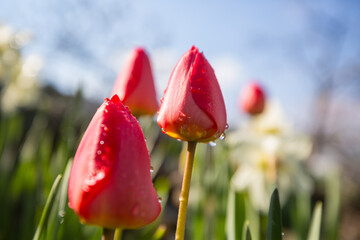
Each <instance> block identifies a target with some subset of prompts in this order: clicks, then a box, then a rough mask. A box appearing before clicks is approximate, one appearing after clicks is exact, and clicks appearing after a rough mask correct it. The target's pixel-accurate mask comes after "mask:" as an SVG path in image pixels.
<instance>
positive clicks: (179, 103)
mask: <svg viewBox="0 0 360 240" xmlns="http://www.w3.org/2000/svg"><path fill="white" fill-rule="evenodd" d="M157 122H158V124H159V125H160V127H161V128H162V129H163V131H164V132H166V133H167V134H168V135H169V136H171V137H173V138H177V139H181V140H185V141H199V142H208V141H212V140H214V139H216V138H219V137H220V136H221V134H222V133H224V131H225V129H226V128H227V124H226V110H225V104H224V99H223V96H222V93H221V90H220V86H219V83H218V81H217V79H216V76H215V73H214V70H213V69H212V67H211V66H210V64H209V63H208V61H207V60H206V58H205V57H204V55H203V53H200V52H199V50H198V49H197V48H196V47H194V46H193V47H192V48H191V49H190V50H188V51H187V52H186V53H185V54H184V55H183V56H182V57H181V59H180V60H179V62H178V63H177V64H176V66H175V68H174V70H173V72H172V74H171V76H170V80H169V83H168V86H167V88H166V90H165V92H164V98H163V100H162V104H161V106H160V110H159V113H158V118H157Z"/></svg>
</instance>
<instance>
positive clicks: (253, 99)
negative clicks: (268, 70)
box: [238, 82, 265, 115]
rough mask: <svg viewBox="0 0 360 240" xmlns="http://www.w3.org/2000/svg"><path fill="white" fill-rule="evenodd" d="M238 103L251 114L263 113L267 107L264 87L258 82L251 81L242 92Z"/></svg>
mask: <svg viewBox="0 0 360 240" xmlns="http://www.w3.org/2000/svg"><path fill="white" fill-rule="evenodd" d="M238 105H239V107H240V108H241V109H242V110H243V111H244V112H246V113H248V114H250V115H257V114H260V113H262V112H263V111H264V108H265V92H264V89H263V88H262V87H261V86H260V85H259V84H258V83H256V82H251V83H249V84H248V85H246V86H245V88H244V89H243V91H242V92H241V94H240V98H239V101H238Z"/></svg>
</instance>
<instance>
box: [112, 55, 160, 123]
mask: <svg viewBox="0 0 360 240" xmlns="http://www.w3.org/2000/svg"><path fill="white" fill-rule="evenodd" d="M112 94H117V95H118V96H119V98H120V100H121V101H122V102H123V103H124V104H125V105H127V106H128V107H129V108H130V110H131V113H132V114H133V115H135V116H138V115H146V114H149V115H153V114H154V113H156V111H157V110H158V108H159V103H158V102H157V99H156V91H155V85H154V78H153V75H152V71H151V66H150V61H149V58H148V56H147V55H146V53H145V50H144V49H142V48H135V49H134V50H133V52H132V53H131V55H130V57H129V58H128V60H127V62H126V63H125V65H124V67H123V69H122V70H121V72H120V74H119V76H118V78H117V80H116V82H115V85H114V88H113V91H112Z"/></svg>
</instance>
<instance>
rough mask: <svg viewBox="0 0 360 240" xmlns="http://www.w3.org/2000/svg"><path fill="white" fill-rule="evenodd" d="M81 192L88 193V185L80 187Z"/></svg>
mask: <svg viewBox="0 0 360 240" xmlns="http://www.w3.org/2000/svg"><path fill="white" fill-rule="evenodd" d="M82 190H83V191H84V192H89V191H90V187H89V186H88V185H84V186H82Z"/></svg>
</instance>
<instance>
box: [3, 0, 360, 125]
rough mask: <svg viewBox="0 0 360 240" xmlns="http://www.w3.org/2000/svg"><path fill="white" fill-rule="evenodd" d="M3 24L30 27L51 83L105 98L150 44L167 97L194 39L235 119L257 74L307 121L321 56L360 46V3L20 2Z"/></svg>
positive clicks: (342, 58) (345, 55) (341, 57)
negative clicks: (129, 59)
mask: <svg viewBox="0 0 360 240" xmlns="http://www.w3.org/2000/svg"><path fill="white" fill-rule="evenodd" d="M1 22H2V23H5V24H8V25H10V26H12V27H13V28H14V29H15V30H26V31H29V32H31V33H32V35H33V40H32V41H31V42H30V43H29V44H28V45H27V46H26V47H25V49H24V53H25V54H26V55H30V54H36V55H40V56H41V57H42V59H43V63H44V65H43V70H42V72H41V79H42V81H43V82H45V83H51V84H53V85H55V86H56V87H57V88H59V89H60V90H61V91H63V92H66V93H72V92H74V91H75V90H76V89H77V88H78V87H80V86H81V87H83V88H84V91H85V95H86V97H88V98H93V99H97V100H99V101H100V100H101V99H103V98H104V97H107V95H108V94H109V93H110V91H111V88H112V84H113V82H114V81H115V78H116V76H117V74H118V72H119V71H120V69H121V66H122V64H123V62H124V59H125V57H126V56H127V54H128V52H129V51H130V50H131V49H132V48H133V47H135V46H144V47H145V48H146V49H147V51H148V53H149V55H150V58H151V60H152V64H153V68H154V75H155V79H156V85H157V88H158V90H159V92H158V98H159V99H160V97H161V96H162V91H163V90H164V89H165V87H166V84H167V81H168V78H169V76H170V73H171V70H172V68H173V67H174V66H175V64H176V62H177V60H178V59H179V58H180V56H181V55H182V54H183V53H184V52H185V51H186V50H188V49H189V48H190V47H191V46H192V45H195V46H197V47H198V48H199V49H200V51H203V52H204V54H205V56H206V57H207V58H208V60H209V62H210V64H212V66H213V68H214V69H215V73H216V75H217V77H218V80H219V83H220V86H221V88H222V91H223V95H224V98H225V102H226V106H227V111H228V118H229V122H230V123H235V124H236V122H237V121H238V119H239V117H240V116H241V114H240V113H239V111H238V109H237V107H236V100H237V97H238V94H239V92H240V89H241V87H242V86H243V85H244V84H245V83H246V82H248V81H250V80H252V79H257V80H258V81H260V82H261V83H263V85H264V86H265V88H266V89H267V92H268V95H269V96H270V97H271V98H273V99H277V100H278V101H280V103H281V104H282V105H283V107H284V109H285V111H286V113H287V114H288V115H289V116H290V117H291V118H293V119H298V120H299V119H300V120H299V121H303V120H304V121H305V120H306V113H307V111H308V109H309V108H308V107H309V106H310V105H311V103H312V100H313V97H314V95H313V93H314V92H313V87H314V82H313V81H314V79H313V75H314V70H313V68H316V66H317V64H318V62H319V59H320V60H321V59H326V58H327V55H326V54H328V55H329V56H328V59H329V62H330V63H331V61H334V62H336V63H334V66H337V65H341V64H342V63H343V62H346V61H347V60H348V59H351V58H352V57H354V56H356V55H359V52H360V44H359V43H360V27H359V24H360V3H358V2H356V1H341V2H340V1H334V0H330V1H294V0H293V1H285V0H281V1H271V2H270V1H259V0H256V1H251V2H250V1H227V2H225V3H222V4H221V3H219V2H218V1H217V2H216V1H197V2H195V1H177V2H176V1H156V0H155V1H145V0H142V1H136V2H135V1H122V2H120V1H115V0H102V1H85V0H81V1H72V0H63V1H51V0H49V1H48V0H37V1H25V0H22V1H20V0H12V1H5V2H4V3H2V7H1V8H0V23H1ZM339 49H340V50H339ZM334 55H335V56H336V57H334ZM334 59H335V60H334ZM329 66H332V65H331V64H330V65H329ZM315 71H316V70H315Z"/></svg>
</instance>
